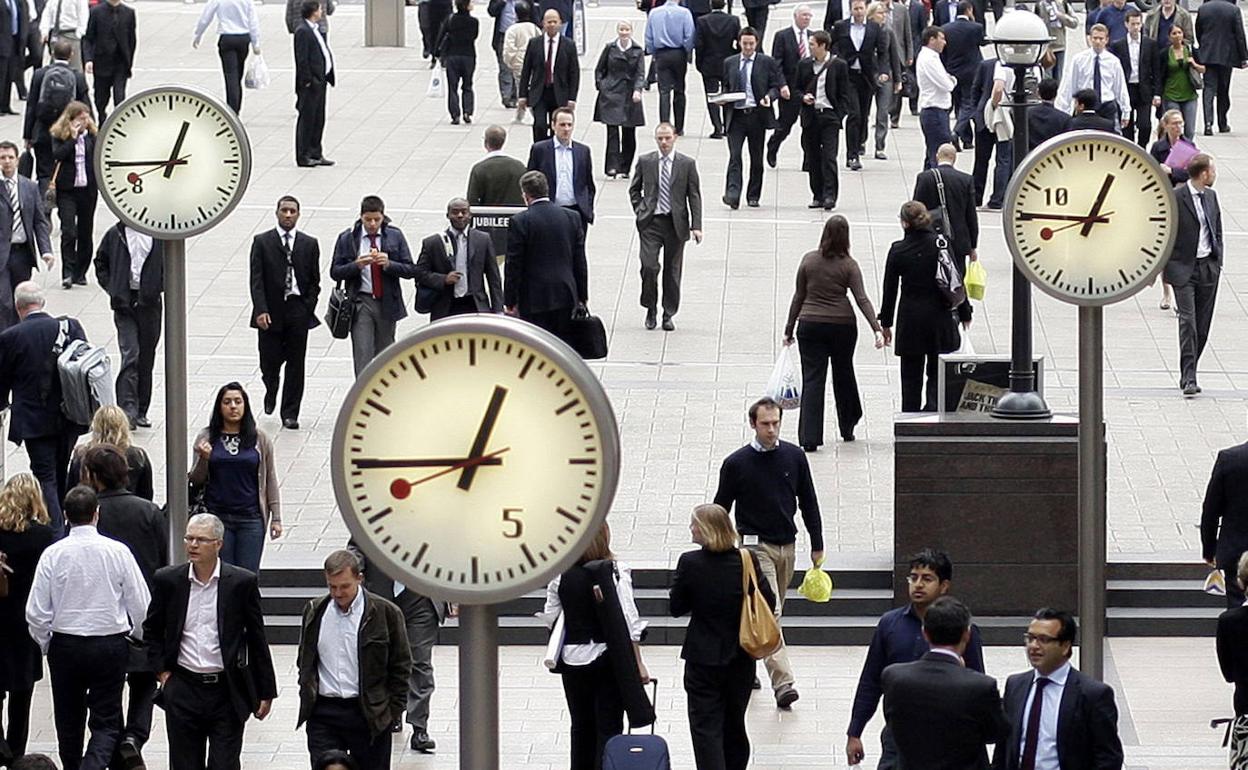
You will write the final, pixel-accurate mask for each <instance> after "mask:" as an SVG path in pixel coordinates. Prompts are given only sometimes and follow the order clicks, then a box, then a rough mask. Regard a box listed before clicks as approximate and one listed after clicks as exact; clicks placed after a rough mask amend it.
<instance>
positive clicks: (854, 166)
mask: <svg viewBox="0 0 1248 770" xmlns="http://www.w3.org/2000/svg"><path fill="white" fill-rule="evenodd" d="M849 170H850V171H862V161H860V160H858V159H857V158H850V159H849Z"/></svg>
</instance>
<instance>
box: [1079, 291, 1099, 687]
mask: <svg viewBox="0 0 1248 770" xmlns="http://www.w3.org/2000/svg"><path fill="white" fill-rule="evenodd" d="M1102 314H1103V311H1102V309H1101V308H1099V307H1081V308H1079V625H1080V626H1081V630H1080V641H1079V670H1080V671H1081V672H1083V674H1084V675H1085V676H1090V677H1092V678H1094V679H1097V680H1100V679H1102V678H1104V675H1105V403H1104V402H1105V398H1104V366H1105V339H1104V334H1105V324H1104V317H1103V315H1102Z"/></svg>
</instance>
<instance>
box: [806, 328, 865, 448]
mask: <svg viewBox="0 0 1248 770" xmlns="http://www.w3.org/2000/svg"><path fill="white" fill-rule="evenodd" d="M857 344H858V325H857V324H856V323H853V322H852V321H851V322H850V323H843V324H838V323H827V322H822V321H799V322H798V324H797V351H798V353H799V354H800V355H801V358H802V408H801V411H800V412H799V413H798V421H797V442H798V443H799V444H800V445H802V446H804V447H807V446H820V445H822V444H823V405H824V399H825V397H826V395H827V387H828V364H829V362H830V363H831V365H832V397H833V398H834V399H835V400H836V423H837V425H838V426H839V427H840V431H841V436H842V437H844V438H849V437H850V436H853V435H854V426H856V425H857V424H858V421H859V420H861V419H862V399H861V398H860V397H859V396H858V379H857V377H856V376H855V375H854V348H855V346H856V345H857Z"/></svg>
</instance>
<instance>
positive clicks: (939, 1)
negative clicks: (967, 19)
mask: <svg viewBox="0 0 1248 770" xmlns="http://www.w3.org/2000/svg"><path fill="white" fill-rule="evenodd" d="M957 5H958V3H957V2H956V0H955V1H954V2H949V0H932V24H935V25H936V26H937V27H943V26H945V25H946V24H948V23H949V22H951V21H953V20H954V19H956V18H958V9H957ZM976 18H980V17H976Z"/></svg>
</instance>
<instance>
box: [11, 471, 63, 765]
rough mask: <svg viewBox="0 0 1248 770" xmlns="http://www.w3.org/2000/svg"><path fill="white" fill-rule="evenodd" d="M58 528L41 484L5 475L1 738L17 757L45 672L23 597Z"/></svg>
mask: <svg viewBox="0 0 1248 770" xmlns="http://www.w3.org/2000/svg"><path fill="white" fill-rule="evenodd" d="M57 534H58V533H55V532H53V531H52V528H51V527H50V526H48V509H47V506H46V505H44V502H43V488H42V487H41V486H39V482H38V481H36V480H35V477H34V476H32V475H30V474H29V473H18V474H16V475H14V476H12V477H11V478H9V480H8V481H7V482H6V483H5V485H4V487H3V488H0V552H2V553H4V554H5V558H6V563H7V564H8V567H9V569H11V570H12V573H11V574H9V593H8V595H7V596H5V597H3V598H0V711H2V710H3V706H4V705H5V701H6V700H7V701H8V718H7V721H0V725H3V726H2V727H0V744H3V743H7V744H8V746H9V750H10V751H12V752H13V756H15V757H20V756H21V755H22V754H24V753H26V740H27V737H28V736H29V735H30V699H31V696H32V695H33V694H34V691H35V682H38V681H39V680H40V679H42V678H43V655H42V654H41V653H40V651H39V645H38V644H36V643H35V641H34V640H33V639H31V638H30V633H29V631H28V629H27V625H26V599H27V597H28V596H30V586H31V583H32V582H34V579H35V566H36V565H38V563H39V557H40V556H41V555H42V554H43V552H44V549H46V548H47V547H48V546H49V545H51V544H52V543H53V541H55V540H56V538H57ZM0 720H3V714H0Z"/></svg>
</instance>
